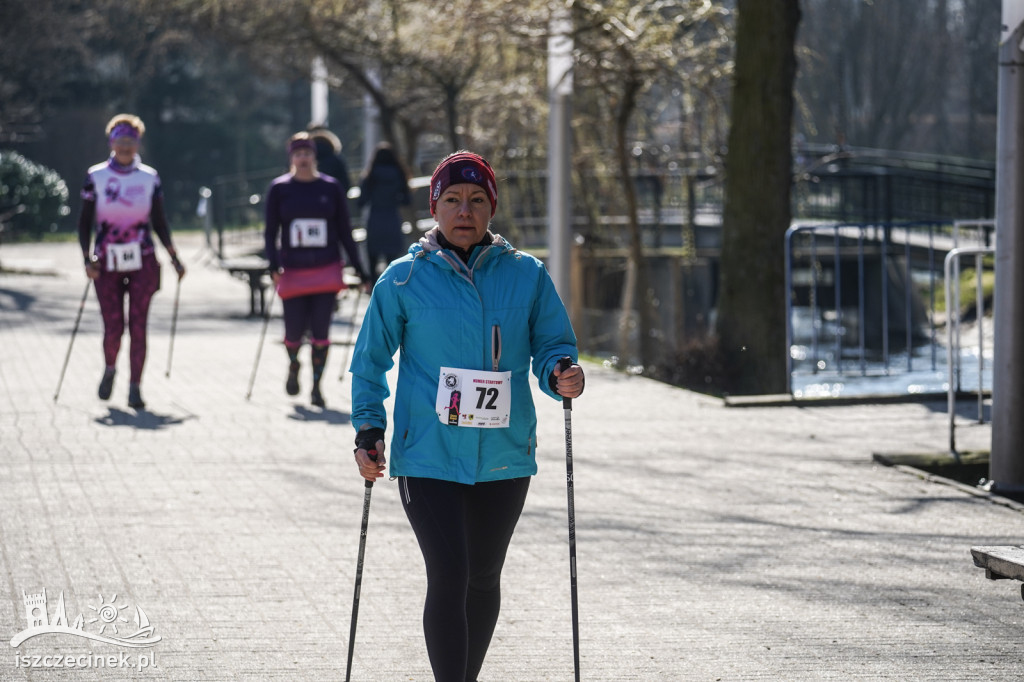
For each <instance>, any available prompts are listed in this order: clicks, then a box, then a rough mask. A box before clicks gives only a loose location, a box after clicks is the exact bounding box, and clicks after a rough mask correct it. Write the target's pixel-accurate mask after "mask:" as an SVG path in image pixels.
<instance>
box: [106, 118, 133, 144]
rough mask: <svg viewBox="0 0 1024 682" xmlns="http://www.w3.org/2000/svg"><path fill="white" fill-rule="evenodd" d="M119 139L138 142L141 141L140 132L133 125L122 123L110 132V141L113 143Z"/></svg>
mask: <svg viewBox="0 0 1024 682" xmlns="http://www.w3.org/2000/svg"><path fill="white" fill-rule="evenodd" d="M119 137H130V138H133V139H135V140H137V139H139V131H138V130H136V129H135V126H133V125H132V124H131V123H125V122H121V123H118V124H117V125H116V126H114V127H113V128H112V129H111V130H110V141H111V142H113V141H114V140H116V139H117V138H119Z"/></svg>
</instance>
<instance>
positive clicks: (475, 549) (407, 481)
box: [399, 476, 530, 682]
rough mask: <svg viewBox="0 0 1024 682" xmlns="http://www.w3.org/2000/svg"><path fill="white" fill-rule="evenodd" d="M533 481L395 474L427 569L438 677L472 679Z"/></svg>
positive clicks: (428, 618) (430, 646) (430, 641)
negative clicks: (473, 480) (465, 481)
mask: <svg viewBox="0 0 1024 682" xmlns="http://www.w3.org/2000/svg"><path fill="white" fill-rule="evenodd" d="M529 487H530V479H529V477H526V478H515V479H509V480H505V481H491V482H487V483H477V484H476V485H464V484H461V483H453V482H451V481H440V480H437V479H432V478H410V477H405V476H403V477H400V478H399V488H400V490H401V495H402V506H403V507H404V508H405V513H406V516H408V517H409V523H410V524H411V525H412V529H413V532H415V533H416V539H417V541H418V542H419V545H420V550H421V551H422V552H423V560H424V563H425V564H426V567H427V597H426V603H425V604H424V606H423V631H424V634H425V635H426V643H427V654H428V655H429V657H430V666H431V668H432V669H433V671H434V679H435V680H436V681H437V682H467V681H469V682H472V681H474V680H476V676H477V674H479V672H480V668H481V667H482V666H483V662H484V656H485V655H486V654H487V647H488V645H489V644H490V642H491V634H492V633H493V632H494V626H495V623H497V621H498V611H499V610H500V608H501V568H502V566H503V565H504V563H505V553H506V551H507V550H508V545H509V542H510V541H511V539H512V533H513V531H514V530H515V527H516V523H517V522H518V521H519V515H520V514H521V513H522V511H523V504H524V503H525V501H526V492H527V490H528V489H529Z"/></svg>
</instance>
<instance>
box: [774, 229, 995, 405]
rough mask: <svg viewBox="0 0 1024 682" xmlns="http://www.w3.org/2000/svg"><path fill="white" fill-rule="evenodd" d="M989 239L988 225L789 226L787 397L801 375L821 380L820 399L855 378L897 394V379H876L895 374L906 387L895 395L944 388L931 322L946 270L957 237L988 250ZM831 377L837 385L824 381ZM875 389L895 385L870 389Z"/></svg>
mask: <svg viewBox="0 0 1024 682" xmlns="http://www.w3.org/2000/svg"><path fill="white" fill-rule="evenodd" d="M990 235H991V221H958V222H957V223H952V224H951V223H939V222H924V223H904V224H886V223H881V224H878V223H830V224H804V225H795V226H793V227H791V228H790V229H789V230H788V231H787V233H786V246H785V286H786V342H787V350H788V353H787V370H788V373H787V380H788V390H789V392H790V394H792V395H797V391H795V390H794V383H795V382H794V378H795V377H796V378H797V379H801V380H806V379H807V378H808V377H811V376H813V377H815V378H817V377H818V376H820V377H822V381H823V383H819V385H817V386H814V387H813V390H815V391H818V393H819V394H821V393H822V392H823V391H824V392H826V394H827V392H828V391H829V390H832V391H833V393H831V394H832V395H838V393H836V392H835V391H838V390H846V391H847V392H848V393H849V391H850V390H851V389H850V388H849V384H850V383H851V380H852V379H851V378H852V377H857V378H858V383H859V384H860V386H861V388H864V387H865V386H868V388H869V392H871V393H879V394H884V393H893V392H894V390H893V389H892V386H894V385H896V384H897V383H898V381H895V380H893V381H889V382H884V381H875V378H876V377H896V376H897V375H906V381H907V385H906V386H902V390H900V391H898V392H899V393H914V392H938V391H940V390H942V386H941V384H943V383H946V382H945V381H942V382H941V383H940V379H944V378H945V377H942V374H941V372H942V370H941V369H940V367H941V363H940V358H939V355H940V351H943V349H942V347H941V344H940V336H939V331H938V326H939V325H938V324H937V322H936V319H935V318H936V314H935V310H936V304H937V301H936V296H937V294H938V293H939V292H940V290H939V289H938V286H939V282H938V278H939V277H940V276H941V273H942V270H941V269H940V268H941V267H942V263H944V257H945V253H946V252H948V251H951V250H953V249H955V248H958V246H959V243H960V242H961V241H964V240H967V241H968V243H970V244H971V245H972V246H973V245H976V244H981V245H987V244H988V240H989V238H990ZM947 302H948V300H947ZM954 341H955V345H951V346H950V347H948V348H946V349H945V352H947V354H952V353H959V345H958V344H959V336H957V337H956V338H955V340H954ZM831 377H834V378H835V379H836V382H837V383H836V384H829V383H828V379H829V378H831ZM919 377H924V378H923V379H919ZM860 378H865V379H864V380H863V381H861V380H860ZM952 379H953V377H950V380H952ZM957 379H958V378H957ZM840 381H842V383H839V382H840ZM872 383H874V384H877V385H880V386H881V385H887V386H888V387H889V389H888V390H878V391H873V390H870V386H869V385H870V384H872ZM950 383H952V381H950ZM936 384H938V385H936ZM956 385H957V387H958V388H959V385H960V384H959V381H958V380H957V381H956ZM928 386H932V388H928ZM830 387H831V388H830ZM840 387H842V388H840Z"/></svg>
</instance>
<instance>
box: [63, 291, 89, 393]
mask: <svg viewBox="0 0 1024 682" xmlns="http://www.w3.org/2000/svg"><path fill="white" fill-rule="evenodd" d="M91 286H92V280H91V279H87V280H86V281H85V291H83V292H82V301H81V302H80V303H79V304H78V315H76V316H75V327H74V329H72V330H71V341H70V342H69V343H68V352H67V353H66V354H65V355H64V366H63V367H61V368H60V379H58V380H57V390H56V391H54V392H53V402H57V396H59V395H60V387H61V385H62V384H63V383H64V372H66V371H67V369H68V360H70V359H71V347H72V346H73V345H74V344H75V335H76V334H78V325H79V324H80V323H81V322H82V311H83V310H85V299H87V298H88V297H89V287H91Z"/></svg>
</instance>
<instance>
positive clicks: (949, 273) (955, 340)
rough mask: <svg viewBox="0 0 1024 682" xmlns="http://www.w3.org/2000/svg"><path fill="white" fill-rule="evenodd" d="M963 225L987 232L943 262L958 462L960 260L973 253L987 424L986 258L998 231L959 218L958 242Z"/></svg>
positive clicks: (952, 446)
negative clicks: (979, 240)
mask: <svg viewBox="0 0 1024 682" xmlns="http://www.w3.org/2000/svg"><path fill="white" fill-rule="evenodd" d="M964 228H967V229H971V228H975V229H977V228H981V230H982V231H983V235H984V240H983V241H984V246H975V247H958V248H954V249H952V250H951V251H950V252H949V253H947V254H946V258H945V261H944V264H943V272H944V278H945V293H946V346H947V349H948V352H947V354H946V372H947V376H948V377H949V381H948V388H947V392H946V401H947V411H948V413H949V451H950V454H952V455H953V457H954V458H955V459H956V461H957V462H959V461H960V455H959V453H958V452H957V449H956V397H957V395H958V394H960V393H962V392H963V382H962V365H963V363H962V354H961V337H960V329H961V315H960V301H961V296H960V292H961V276H960V263H961V261H962V257H965V256H974V270H975V316H976V320H977V324H976V327H977V329H976V331H977V334H978V366H977V371H978V380H977V385H978V389H977V391H976V395H977V405H978V423H979V424H983V423H985V410H984V401H985V386H984V372H985V326H984V325H985V315H984V311H985V292H984V281H983V277H984V271H985V264H984V257H985V256H990V255H994V254H995V247H993V246H989V244H990V243H991V235H992V233H993V232H994V230H995V221H993V220H977V221H966V220H965V221H957V222H956V223H954V226H953V233H954V241H955V242H957V241H959V239H958V237H959V232H960V230H961V229H964ZM992 269H993V270H995V262H994V261H993V264H992Z"/></svg>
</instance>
